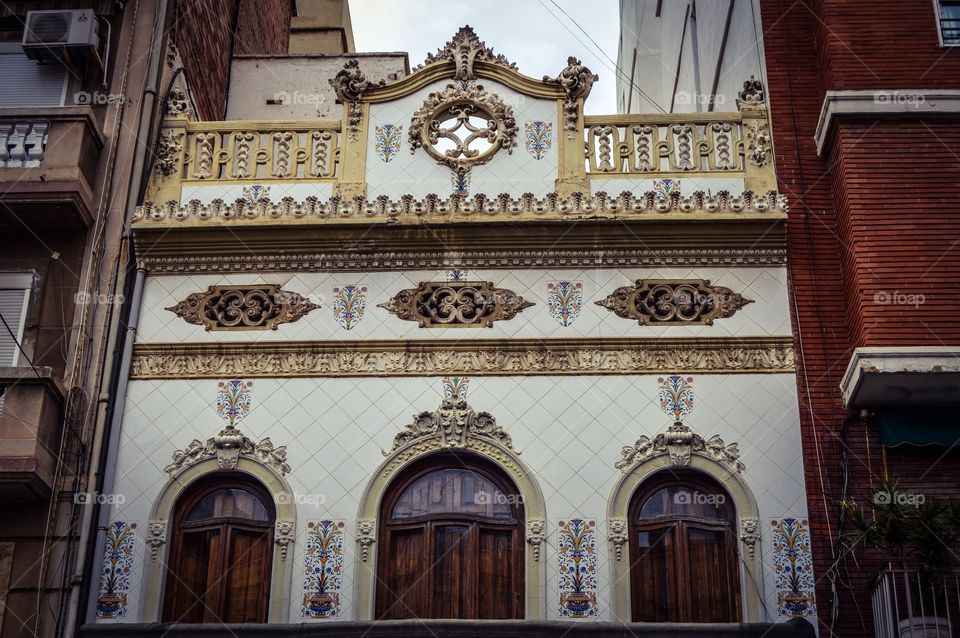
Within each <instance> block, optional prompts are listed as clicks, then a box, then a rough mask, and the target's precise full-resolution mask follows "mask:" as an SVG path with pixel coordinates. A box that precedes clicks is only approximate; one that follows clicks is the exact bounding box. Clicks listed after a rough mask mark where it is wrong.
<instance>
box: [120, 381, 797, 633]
mask: <svg viewBox="0 0 960 638" xmlns="http://www.w3.org/2000/svg"><path fill="white" fill-rule="evenodd" d="M664 372H665V373H669V371H664ZM694 390H695V394H696V398H695V408H694V410H693V412H692V414H691V415H690V416H689V417H688V418H687V419H686V422H687V423H688V424H689V425H690V427H691V428H693V429H694V430H695V431H696V432H698V433H700V434H701V435H704V436H705V437H709V436H712V435H714V434H719V435H720V436H721V437H722V438H723V439H724V440H725V441H726V442H727V443H732V442H736V443H738V444H739V447H740V451H741V459H742V461H743V462H744V464H745V465H746V470H745V472H744V477H745V479H746V481H747V483H748V485H749V486H750V488H751V489H752V490H753V493H754V495H755V496H756V499H757V503H758V505H759V508H760V517H761V523H763V522H765V521H768V520H769V519H772V518H777V517H781V516H796V517H803V516H806V505H805V498H804V489H803V470H802V462H801V450H800V434H799V432H800V430H799V422H798V417H797V400H796V391H795V381H794V377H793V375H791V374H767V375H759V374H738V375H707V374H705V375H696V376H694ZM252 391H253V407H252V410H251V412H250V414H249V416H248V417H247V418H246V419H245V420H244V421H242V422H241V424H240V428H241V429H242V430H243V431H244V433H245V434H247V435H248V436H250V437H251V438H253V439H255V440H259V439H261V438H263V437H268V436H269V437H270V438H271V439H272V440H273V442H274V444H276V445H286V446H287V449H288V455H289V463H290V466H291V468H292V471H291V473H290V474H289V475H288V477H287V478H288V481H289V483H290V485H291V487H292V488H293V490H294V491H295V492H297V493H300V494H310V495H320V498H316V502H315V503H311V502H302V503H300V504H299V505H298V512H297V545H296V550H295V551H294V552H293V553H292V560H293V565H294V573H293V582H292V590H291V591H292V596H293V599H292V600H291V601H290V620H291V621H294V622H295V621H297V620H298V618H299V613H300V588H301V584H302V578H303V574H302V566H303V544H304V537H305V526H306V521H307V520H310V519H320V518H332V519H345V520H346V521H347V530H346V531H347V537H346V544H345V560H344V578H343V615H342V619H344V620H350V619H352V618H354V610H353V608H352V603H353V584H354V583H353V573H354V569H355V552H356V544H355V542H354V539H355V533H356V518H357V512H358V503H359V498H360V495H361V493H362V491H363V490H364V489H365V486H366V484H367V482H368V481H369V480H370V478H371V477H372V476H373V475H374V473H375V471H376V468H377V467H378V465H379V464H380V463H381V462H382V461H383V455H382V452H381V450H389V449H390V447H391V445H392V442H393V437H394V435H395V434H396V433H397V432H398V431H399V430H400V429H401V428H402V426H403V425H405V424H407V423H409V422H410V421H411V417H412V415H413V414H414V413H417V412H420V411H423V410H434V409H436V408H437V407H438V406H439V404H440V400H441V396H442V387H441V381H440V379H439V378H391V379H381V378H359V379H326V378H324V379H255V380H254V381H253V390H252ZM656 395H657V377H656V376H655V375H644V376H623V377H618V376H581V377H576V376H565V377H536V376H524V377H475V378H472V379H471V381H470V391H469V396H468V402H469V403H470V404H471V406H472V407H473V408H474V409H475V410H477V411H481V410H486V411H489V412H490V413H491V414H493V416H494V417H495V418H496V419H497V423H498V424H499V425H500V426H502V427H503V428H504V429H505V430H506V431H507V432H508V433H509V434H510V435H511V436H512V437H513V445H514V448H515V449H516V450H518V451H519V452H520V453H521V458H522V459H523V460H524V462H525V463H526V464H527V465H528V466H529V467H530V468H531V470H532V472H533V474H534V476H535V478H536V480H537V481H538V482H539V484H540V488H541V490H542V491H543V494H544V497H545V498H546V505H547V520H548V522H549V523H550V524H548V526H547V531H548V533H549V537H548V540H547V543H546V546H545V548H544V554H543V555H544V557H545V558H544V560H545V561H546V563H545V564H546V565H547V570H548V572H547V581H546V582H547V594H548V598H547V614H548V618H553V617H556V616H557V605H558V602H557V601H558V593H557V572H556V565H557V547H556V546H557V538H556V535H557V529H556V521H557V520H559V519H564V518H570V517H583V518H592V519H596V520H597V522H598V538H599V542H600V545H599V548H598V550H599V559H600V560H599V564H598V569H599V586H600V589H599V594H600V616H599V618H600V619H602V620H609V619H610V605H609V593H610V592H609V569H608V546H607V542H606V521H605V516H606V511H607V500H608V498H609V496H610V492H611V490H612V488H613V485H614V484H615V482H616V481H617V480H618V478H619V476H620V473H619V471H618V470H616V469H615V468H614V466H613V464H614V462H615V461H617V460H618V459H619V458H620V448H621V447H622V446H624V445H630V444H632V443H633V442H634V441H635V440H636V439H637V438H638V437H639V436H640V435H642V434H646V435H648V436H651V435H654V434H656V433H658V432H660V431H662V430H663V429H664V428H666V427H667V426H668V425H669V424H670V422H671V418H670V417H669V416H668V415H666V414H665V413H664V412H663V411H661V409H660V406H659V404H658V402H657V400H656ZM216 396H217V381H215V380H199V381H198V380H184V381H132V382H131V383H130V386H129V394H128V399H127V404H126V406H125V408H124V420H123V428H122V433H121V440H120V446H119V454H118V458H117V478H116V482H115V485H116V488H115V489H116V491H118V492H120V493H122V494H123V495H124V502H123V503H122V504H119V505H115V506H114V508H113V511H112V512H111V514H110V520H127V521H139V522H140V529H141V530H143V529H144V528H145V527H146V521H147V520H148V519H149V514H150V509H151V507H152V505H153V502H154V499H155V498H156V497H157V495H158V494H159V492H160V490H161V488H162V486H163V485H164V483H165V481H166V476H165V475H164V473H163V467H164V466H166V465H167V464H168V463H169V462H170V459H171V454H172V453H173V451H174V450H175V449H178V448H183V447H184V446H186V445H187V444H188V443H189V442H190V441H191V440H192V439H194V438H196V439H201V440H205V439H206V438H207V437H209V436H212V435H213V434H215V433H216V432H217V431H218V430H219V429H220V428H221V427H222V422H221V421H220V419H219V417H218V416H217V413H216V410H215V399H216ZM760 527H761V530H762V532H763V534H764V536H763V539H762V541H761V543H760V544H758V546H757V551H759V552H761V556H762V558H763V561H764V571H765V574H764V591H765V592H766V599H767V600H766V607H767V610H768V611H767V615H768V618H769V619H770V620H775V619H776V601H775V595H774V592H773V586H774V579H773V575H772V571H771V570H772V563H771V557H770V551H771V550H770V537H769V531H768V528H769V525H763V524H761V526H760ZM137 547H138V559H137V561H136V562H135V564H134V571H135V573H134V575H133V578H132V583H131V592H130V611H129V613H128V615H127V617H126V618H125V619H124V621H136V620H137V619H138V618H139V614H140V608H139V605H140V603H139V596H140V577H141V574H142V564H143V556H142V553H143V551H144V549H143V547H144V543H143V542H142V539H141V540H139V541H138V543H137Z"/></svg>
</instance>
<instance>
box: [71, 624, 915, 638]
mask: <svg viewBox="0 0 960 638" xmlns="http://www.w3.org/2000/svg"><path fill="white" fill-rule="evenodd" d="M80 635H81V636H82V637H83V638H151V637H156V638H161V637H163V636H167V637H169V638H201V637H204V638H265V637H266V636H287V637H288V638H308V637H309V636H314V637H315V636H323V637H324V638H387V637H389V638H486V637H487V636H491V635H496V636H500V637H501V638H638V637H640V636H644V637H649V638H674V637H676V638H682V637H686V636H690V637H693V636H703V637H705V638H706V637H709V638H815V636H816V634H815V633H814V630H813V626H812V625H810V623H808V622H807V621H805V620H792V621H790V622H786V623H779V624H773V623H749V624H740V625H735V624H722V625H716V624H702V625H695V624H676V625H670V624H660V623H606V622H576V621H574V622H569V621H568V622H558V621H552V622H551V621H523V620H459V621H458V620H384V621H378V622H329V623H322V624H319V623H315V624H298V625H295V624H290V625H187V624H180V625H178V624H154V625H141V624H114V625H107V624H97V625H86V626H84V627H82V628H81V630H80ZM917 638H920V637H919V636H918V637H917Z"/></svg>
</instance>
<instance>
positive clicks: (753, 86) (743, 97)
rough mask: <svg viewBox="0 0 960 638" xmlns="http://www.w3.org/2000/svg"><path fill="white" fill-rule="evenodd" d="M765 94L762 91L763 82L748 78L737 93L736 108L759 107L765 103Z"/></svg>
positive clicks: (752, 77)
mask: <svg viewBox="0 0 960 638" xmlns="http://www.w3.org/2000/svg"><path fill="white" fill-rule="evenodd" d="M766 99H767V97H766V93H765V92H764V90H763V82H761V81H760V80H758V79H757V78H755V77H754V76H752V75H751V76H750V79H749V80H747V81H746V82H744V83H743V88H742V89H740V92H739V93H737V108H740V107H741V106H743V105H744V104H749V105H751V106H759V105H761V104H763V103H764V102H766Z"/></svg>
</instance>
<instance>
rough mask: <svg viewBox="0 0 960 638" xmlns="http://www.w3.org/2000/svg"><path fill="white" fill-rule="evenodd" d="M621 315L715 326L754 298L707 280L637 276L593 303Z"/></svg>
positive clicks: (649, 321)
mask: <svg viewBox="0 0 960 638" xmlns="http://www.w3.org/2000/svg"><path fill="white" fill-rule="evenodd" d="M594 303H595V304H596V305H598V306H603V307H604V308H606V309H607V310H610V311H611V312H613V313H614V314H616V315H617V316H618V317H623V318H624V319H636V320H637V323H638V324H640V325H641V326H643V325H685V326H697V325H706V326H710V325H713V321H714V319H723V318H726V317H732V316H733V315H734V313H736V312H737V310H740V309H741V308H743V307H744V306H745V305H747V304H748V303H753V300H752V299H745V298H744V297H743V295H741V294H740V293H736V292H733V291H732V290H730V289H729V288H725V287H723V286H714V285H712V284H711V283H710V280H708V279H678V280H672V279H638V280H637V281H636V283H635V285H633V286H624V287H622V288H617V289H616V290H615V291H613V293H612V294H610V295H609V296H608V297H607V298H606V299H602V300H600V301H595V302H594Z"/></svg>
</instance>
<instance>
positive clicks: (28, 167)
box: [0, 106, 104, 228]
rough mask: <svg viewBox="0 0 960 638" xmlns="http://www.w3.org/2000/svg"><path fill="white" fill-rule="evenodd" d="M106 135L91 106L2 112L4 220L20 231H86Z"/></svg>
mask: <svg viewBox="0 0 960 638" xmlns="http://www.w3.org/2000/svg"><path fill="white" fill-rule="evenodd" d="M103 144H104V138H103V134H102V133H101V132H100V129H99V127H98V125H97V123H96V121H95V120H94V115H93V111H92V109H91V108H90V107H89V106H70V107H56V108H31V109H24V108H0V204H3V206H0V209H2V212H0V218H2V219H3V221H4V222H6V223H7V224H9V225H11V226H13V227H17V228H19V227H20V226H21V225H27V226H29V227H30V228H45V227H61V228H64V227H65V228H86V227H88V226H89V225H90V224H91V222H92V220H93V217H94V214H95V210H96V204H95V201H94V186H95V183H96V174H97V166H98V163H99V159H100V150H101V149H102V148H103Z"/></svg>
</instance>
